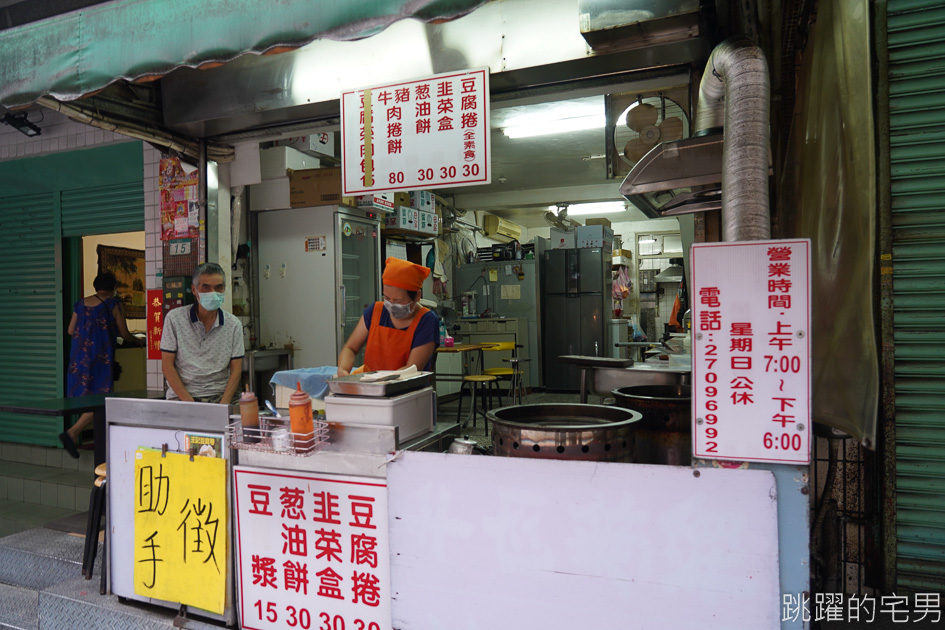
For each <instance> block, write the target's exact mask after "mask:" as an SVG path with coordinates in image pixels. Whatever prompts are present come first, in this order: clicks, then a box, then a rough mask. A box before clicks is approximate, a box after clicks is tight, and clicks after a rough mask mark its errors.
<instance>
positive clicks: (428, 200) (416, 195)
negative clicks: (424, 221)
mask: <svg viewBox="0 0 945 630" xmlns="http://www.w3.org/2000/svg"><path fill="white" fill-rule="evenodd" d="M435 203H436V202H435V201H434V200H433V191H432V190H411V191H410V207H411V208H416V209H417V210H423V211H424V212H436V205H435Z"/></svg>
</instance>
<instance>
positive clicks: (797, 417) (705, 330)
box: [690, 239, 811, 464]
mask: <svg viewBox="0 0 945 630" xmlns="http://www.w3.org/2000/svg"><path fill="white" fill-rule="evenodd" d="M690 256H691V258H690V262H691V267H690V269H692V301H693V305H692V336H693V338H692V421H693V425H692V452H693V456H694V457H697V458H704V459H731V460H738V461H757V462H780V463H800V464H808V463H810V429H811V427H810V400H811V395H810V391H811V387H810V382H811V378H810V332H811V331H810V321H811V320H810V294H811V286H810V240H809V239H797V240H778V241H751V242H738V243H703V244H694V245H693V246H692V249H691V251H690Z"/></svg>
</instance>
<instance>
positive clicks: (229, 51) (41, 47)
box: [0, 0, 489, 107]
mask: <svg viewBox="0 0 945 630" xmlns="http://www.w3.org/2000/svg"><path fill="white" fill-rule="evenodd" d="M488 1H489V0H278V1H266V0H115V1H114V2H110V3H107V4H101V5H96V6H94V7H90V8H88V9H84V10H81V11H74V12H72V13H66V14H63V15H59V16H56V17H54V18H50V19H48V20H43V21H41V22H34V23H32V24H26V25H24V26H20V27H16V28H12V29H8V30H5V31H2V32H0V105H3V106H6V107H17V106H21V105H28V104H30V103H32V102H34V101H35V100H36V99H38V98H39V97H41V96H52V97H54V98H56V99H59V100H64V101H68V100H74V99H77V98H79V97H81V96H84V95H86V94H89V93H91V92H95V91H96V90H100V89H102V88H103V87H105V86H107V85H108V84H109V83H111V82H113V81H115V80H117V79H127V80H130V81H134V80H138V79H143V78H148V77H155V78H156V77H160V76H163V75H165V74H167V73H168V72H170V71H172V70H174V69H175V68H179V67H181V66H188V67H193V68H198V67H201V66H207V65H216V64H219V63H224V62H227V61H230V60H232V59H235V58H236V57H238V56H240V55H243V54H245V53H256V54H263V53H267V52H277V51H279V50H280V49H281V48H298V47H299V46H303V45H305V44H307V43H309V42H311V41H313V40H315V39H336V40H355V39H361V38H364V37H370V36H371V35H374V34H376V33H379V32H380V31H382V30H384V29H385V28H387V27H388V26H389V25H391V24H392V23H394V22H396V21H397V20H401V19H404V18H415V19H417V20H422V21H424V22H435V21H442V20H451V19H454V18H457V17H460V16H462V15H465V14H467V13H469V12H471V11H473V10H474V9H476V8H477V7H479V6H481V5H483V4H486V2H488Z"/></svg>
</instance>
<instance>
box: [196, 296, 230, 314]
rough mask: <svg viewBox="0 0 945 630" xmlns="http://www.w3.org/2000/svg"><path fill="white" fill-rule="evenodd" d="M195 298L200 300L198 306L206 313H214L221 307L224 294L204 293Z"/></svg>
mask: <svg viewBox="0 0 945 630" xmlns="http://www.w3.org/2000/svg"><path fill="white" fill-rule="evenodd" d="M197 297H198V299H199V300H200V306H202V307H204V308H205V309H207V310H208V311H215V310H217V309H218V308H220V307H221V306H223V300H224V298H225V297H226V295H225V294H224V293H217V292H216V291H207V292H206V293H198V294H197Z"/></svg>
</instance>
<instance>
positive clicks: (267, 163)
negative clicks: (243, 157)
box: [259, 147, 321, 179]
mask: <svg viewBox="0 0 945 630" xmlns="http://www.w3.org/2000/svg"><path fill="white" fill-rule="evenodd" d="M319 166H321V161H320V160H319V159H318V158H316V157H312V156H311V155H306V154H305V153H302V152H301V151H296V150H295V149H293V148H291V147H272V148H271V149H260V150H259V176H260V177H261V178H262V179H275V178H277V177H285V174H286V173H287V172H288V171H289V170H293V171H301V170H304V169H312V168H318V167H319Z"/></svg>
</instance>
